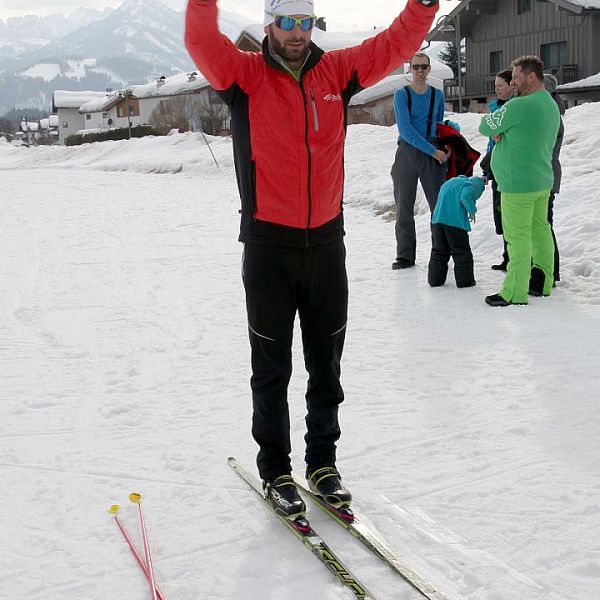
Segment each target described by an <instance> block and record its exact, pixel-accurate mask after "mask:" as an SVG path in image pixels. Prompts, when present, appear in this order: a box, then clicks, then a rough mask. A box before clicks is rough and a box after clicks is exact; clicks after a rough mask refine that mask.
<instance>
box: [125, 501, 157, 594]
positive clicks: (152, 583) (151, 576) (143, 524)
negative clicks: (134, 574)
mask: <svg viewBox="0 0 600 600" xmlns="http://www.w3.org/2000/svg"><path fill="white" fill-rule="evenodd" d="M129 500H130V501H131V502H133V503H134V504H137V506H138V509H139V511H140V527H141V529H142V538H143V540H144V554H145V555H146V567H147V568H148V582H149V583H150V591H151V593H152V600H157V597H156V582H155V581H154V569H153V567H152V556H150V546H149V545H148V534H147V533H146V522H145V520H144V509H143V508H142V496H141V494H138V493H136V492H132V493H131V494H129Z"/></svg>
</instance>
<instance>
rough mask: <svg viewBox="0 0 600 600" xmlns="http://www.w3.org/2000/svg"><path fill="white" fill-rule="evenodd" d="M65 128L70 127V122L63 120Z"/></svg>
mask: <svg viewBox="0 0 600 600" xmlns="http://www.w3.org/2000/svg"><path fill="white" fill-rule="evenodd" d="M63 129H69V122H68V121H63Z"/></svg>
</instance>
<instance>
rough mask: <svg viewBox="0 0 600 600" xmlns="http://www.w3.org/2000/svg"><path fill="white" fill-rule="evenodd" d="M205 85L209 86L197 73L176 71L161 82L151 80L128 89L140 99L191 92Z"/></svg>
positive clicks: (205, 86) (203, 87)
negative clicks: (176, 72)
mask: <svg viewBox="0 0 600 600" xmlns="http://www.w3.org/2000/svg"><path fill="white" fill-rule="evenodd" d="M207 87H210V84H209V83H208V81H206V79H205V78H204V77H202V75H200V74H199V73H197V72H194V73H178V74H177V75H172V76H171V77H166V78H165V79H164V82H163V83H161V84H159V83H158V81H151V82H150V83H145V84H142V85H132V86H131V87H130V88H129V89H130V91H131V92H132V94H133V96H134V97H135V98H140V99H141V98H157V97H160V96H178V95H180V94H191V93H193V92H197V91H198V90H202V89H205V88H207Z"/></svg>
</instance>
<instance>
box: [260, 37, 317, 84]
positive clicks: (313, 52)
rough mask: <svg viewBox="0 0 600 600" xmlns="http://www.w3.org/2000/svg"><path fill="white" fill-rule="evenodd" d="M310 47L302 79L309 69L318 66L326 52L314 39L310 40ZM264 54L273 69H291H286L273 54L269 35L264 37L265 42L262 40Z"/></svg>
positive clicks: (285, 70) (286, 70) (265, 59)
mask: <svg viewBox="0 0 600 600" xmlns="http://www.w3.org/2000/svg"><path fill="white" fill-rule="evenodd" d="M308 48H309V55H308V59H307V60H306V62H305V63H304V66H303V67H302V71H301V73H300V79H302V77H303V76H304V74H305V73H307V72H308V71H310V70H311V69H313V68H314V67H316V66H317V65H318V64H319V61H320V60H321V57H322V56H323V54H325V52H324V51H323V50H322V49H321V48H319V46H317V45H316V44H315V43H314V42H312V41H311V42H310V44H309V46H308ZM262 55H263V58H264V61H265V62H266V63H267V65H269V66H270V67H272V68H273V69H277V70H279V71H284V72H286V73H287V72H289V69H286V68H285V67H284V66H283V65H282V64H281V63H280V62H279V60H277V58H275V57H274V56H273V55H272V54H271V51H270V49H269V36H268V35H266V36H265V38H264V39H263V42H262Z"/></svg>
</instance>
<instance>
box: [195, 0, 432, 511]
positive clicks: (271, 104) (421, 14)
mask: <svg viewBox="0 0 600 600" xmlns="http://www.w3.org/2000/svg"><path fill="white" fill-rule="evenodd" d="M437 8H438V0H408V4H407V6H406V8H405V9H404V11H403V12H402V13H401V14H400V15H399V16H398V17H397V18H396V19H395V20H394V22H393V23H392V24H391V26H390V27H389V29H387V30H386V31H383V32H381V33H380V34H379V35H377V36H375V37H373V38H371V39H368V40H366V41H365V42H364V43H362V44H361V45H360V46H355V47H353V48H346V49H343V50H336V51H333V52H324V51H323V50H321V49H320V48H319V47H318V46H317V45H315V44H314V43H313V42H312V41H311V36H312V31H313V27H314V24H315V20H316V17H315V11H314V6H313V0H265V18H264V26H265V34H266V37H265V39H264V41H263V45H262V52H261V53H255V52H241V51H240V50H238V49H237V48H236V47H235V46H234V44H233V43H232V42H231V41H230V40H229V39H228V38H227V37H225V36H224V35H223V34H221V33H220V32H219V30H218V26H217V13H218V9H217V2H216V0H189V3H188V9H187V17H186V34H185V42H186V46H187V49H188V51H189V53H190V55H191V57H192V58H193V59H194V61H195V62H196V64H197V65H198V68H199V69H200V71H201V72H202V73H203V75H204V76H205V77H206V78H207V79H208V81H209V82H210V84H211V85H212V87H213V88H214V89H215V90H217V91H218V92H219V93H220V95H221V96H222V97H223V99H224V100H225V102H226V103H227V104H228V106H229V107H230V110H231V120H232V130H233V152H234V159H235V167H236V174H237V182H238V188H239V192H240V196H241V201H242V210H241V215H242V218H241V227H240V237H239V239H240V241H241V242H243V243H244V258H243V270H242V275H243V281H244V287H245V291H246V307H247V312H248V329H249V336H250V345H251V349H252V379H251V388H252V399H253V420H252V434H253V436H254V439H255V440H256V442H257V443H258V445H259V452H258V458H257V465H258V470H259V473H260V476H261V478H262V479H263V482H264V487H265V493H266V497H267V500H268V501H269V502H270V504H271V505H272V506H273V508H274V509H275V511H276V512H278V513H279V514H281V515H283V516H285V517H286V518H288V519H290V520H291V521H296V520H297V519H303V517H304V514H305V510H306V507H305V505H304V502H303V501H302V499H301V498H300V496H299V495H298V491H297V489H296V487H295V485H294V483H293V480H292V478H291V476H290V474H291V462H290V452H291V445H290V423H289V411H288V402H287V388H288V383H289V379H290V376H291V372H292V352H291V347H292V333H293V327H294V319H295V315H296V312H298V314H299V316H300V325H301V327H302V341H303V349H304V360H305V366H306V369H307V371H308V375H309V378H308V387H307V392H306V403H307V417H306V426H307V433H306V436H305V440H306V455H305V458H306V464H307V479H308V482H309V485H310V486H311V488H312V489H313V490H314V491H315V492H316V493H318V494H319V495H321V496H322V497H323V498H324V499H325V500H326V501H327V502H328V503H329V504H330V505H331V506H332V507H334V508H336V509H338V510H339V511H341V514H343V515H344V516H345V518H347V519H349V520H351V519H352V513H351V511H350V508H349V505H350V501H351V495H350V493H349V492H348V491H347V490H346V489H345V488H344V487H343V486H342V484H341V481H340V475H339V473H338V471H337V470H336V442H337V441H338V439H339V437H340V428H339V424H338V406H339V404H340V403H341V402H342V400H343V398H344V395H343V391H342V388H341V385H340V359H341V356H342V349H343V345H344V337H345V332H346V320H347V307H348V282H347V276H346V266H345V256H346V251H345V248H344V243H343V235H344V228H343V214H342V200H343V187H344V164H343V163H344V140H345V136H346V125H347V110H348V103H349V101H350V98H351V97H352V96H353V95H354V94H356V93H357V92H359V91H360V90H362V89H364V88H366V87H369V86H372V85H373V84H375V83H376V82H378V81H379V80H381V79H383V77H385V76H386V75H387V74H389V73H390V72H392V71H394V70H395V69H397V68H398V67H399V66H400V65H401V64H402V63H403V62H404V61H405V60H406V59H407V58H409V57H410V56H412V55H413V54H414V53H415V52H416V51H417V50H418V49H419V47H420V45H421V43H422V41H423V39H424V38H425V36H426V35H427V32H428V31H429V28H430V26H431V23H432V21H433V18H434V16H435V13H436V11H437Z"/></svg>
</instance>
